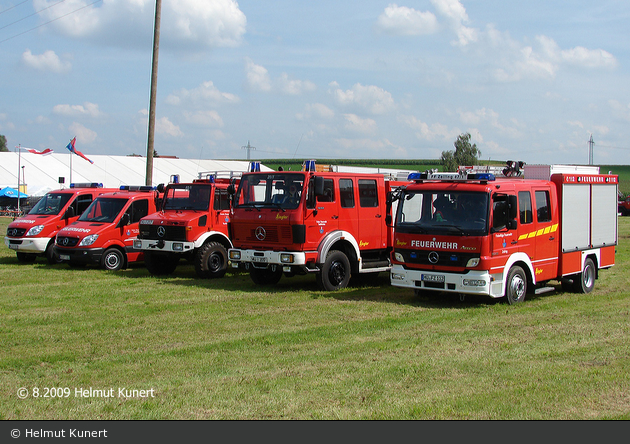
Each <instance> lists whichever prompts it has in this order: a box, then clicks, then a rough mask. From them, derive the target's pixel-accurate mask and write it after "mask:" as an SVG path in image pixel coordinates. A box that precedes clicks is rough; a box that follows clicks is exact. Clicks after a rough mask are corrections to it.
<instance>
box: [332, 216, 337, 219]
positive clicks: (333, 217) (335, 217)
mask: <svg viewBox="0 0 630 444" xmlns="http://www.w3.org/2000/svg"><path fill="white" fill-rule="evenodd" d="M330 218H331V219H339V216H330Z"/></svg>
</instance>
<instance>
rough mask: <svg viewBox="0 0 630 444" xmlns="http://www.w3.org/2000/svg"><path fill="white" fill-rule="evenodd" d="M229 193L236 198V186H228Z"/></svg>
mask: <svg viewBox="0 0 630 444" xmlns="http://www.w3.org/2000/svg"><path fill="white" fill-rule="evenodd" d="M227 192H228V194H229V195H230V196H234V194H236V187H235V186H234V184H233V183H231V184H229V185H228V187H227Z"/></svg>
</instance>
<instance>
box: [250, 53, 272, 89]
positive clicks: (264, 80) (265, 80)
mask: <svg viewBox="0 0 630 444" xmlns="http://www.w3.org/2000/svg"><path fill="white" fill-rule="evenodd" d="M245 76H246V78H247V85H248V86H249V87H250V88H251V89H252V90H254V91H262V92H268V91H270V90H271V79H270V78H269V72H268V71H267V69H266V68H265V67H264V66H261V65H256V64H255V63H254V62H253V60H251V59H249V58H247V59H245Z"/></svg>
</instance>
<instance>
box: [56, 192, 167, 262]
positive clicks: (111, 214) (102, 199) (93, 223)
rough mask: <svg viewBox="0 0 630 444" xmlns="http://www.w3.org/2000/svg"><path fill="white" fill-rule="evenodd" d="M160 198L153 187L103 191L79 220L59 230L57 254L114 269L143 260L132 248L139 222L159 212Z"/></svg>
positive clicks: (60, 256)
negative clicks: (111, 191) (110, 191)
mask: <svg viewBox="0 0 630 444" xmlns="http://www.w3.org/2000/svg"><path fill="white" fill-rule="evenodd" d="M159 201H160V196H159V193H158V192H157V191H156V190H155V189H154V188H153V187H150V186H127V185H123V186H121V187H120V189H119V190H118V191H116V192H113V193H106V194H101V195H100V196H98V197H97V198H96V199H95V200H94V202H92V203H91V204H90V206H89V207H88V208H87V209H86V210H85V212H84V213H83V214H82V215H81V217H79V219H78V220H77V221H76V222H74V223H72V224H70V225H68V226H67V227H65V228H63V229H61V230H59V233H57V238H56V241H55V246H54V250H55V253H56V254H57V256H58V257H59V259H60V260H61V261H65V262H68V263H69V264H70V265H71V266H81V265H86V264H98V265H99V266H100V267H101V268H104V269H105V270H113V271H116V270H120V269H122V268H126V267H127V266H128V265H129V264H130V263H132V262H137V261H142V260H143V255H142V252H139V251H137V250H134V249H133V241H134V240H135V238H136V236H137V235H138V231H139V229H138V223H139V222H140V219H142V218H143V217H144V216H147V215H148V214H150V213H154V212H155V211H156V209H157V207H158V206H159Z"/></svg>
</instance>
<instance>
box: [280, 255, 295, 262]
mask: <svg viewBox="0 0 630 444" xmlns="http://www.w3.org/2000/svg"><path fill="white" fill-rule="evenodd" d="M280 262H282V263H284V264H292V263H293V255H292V254H290V253H281V254H280Z"/></svg>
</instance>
